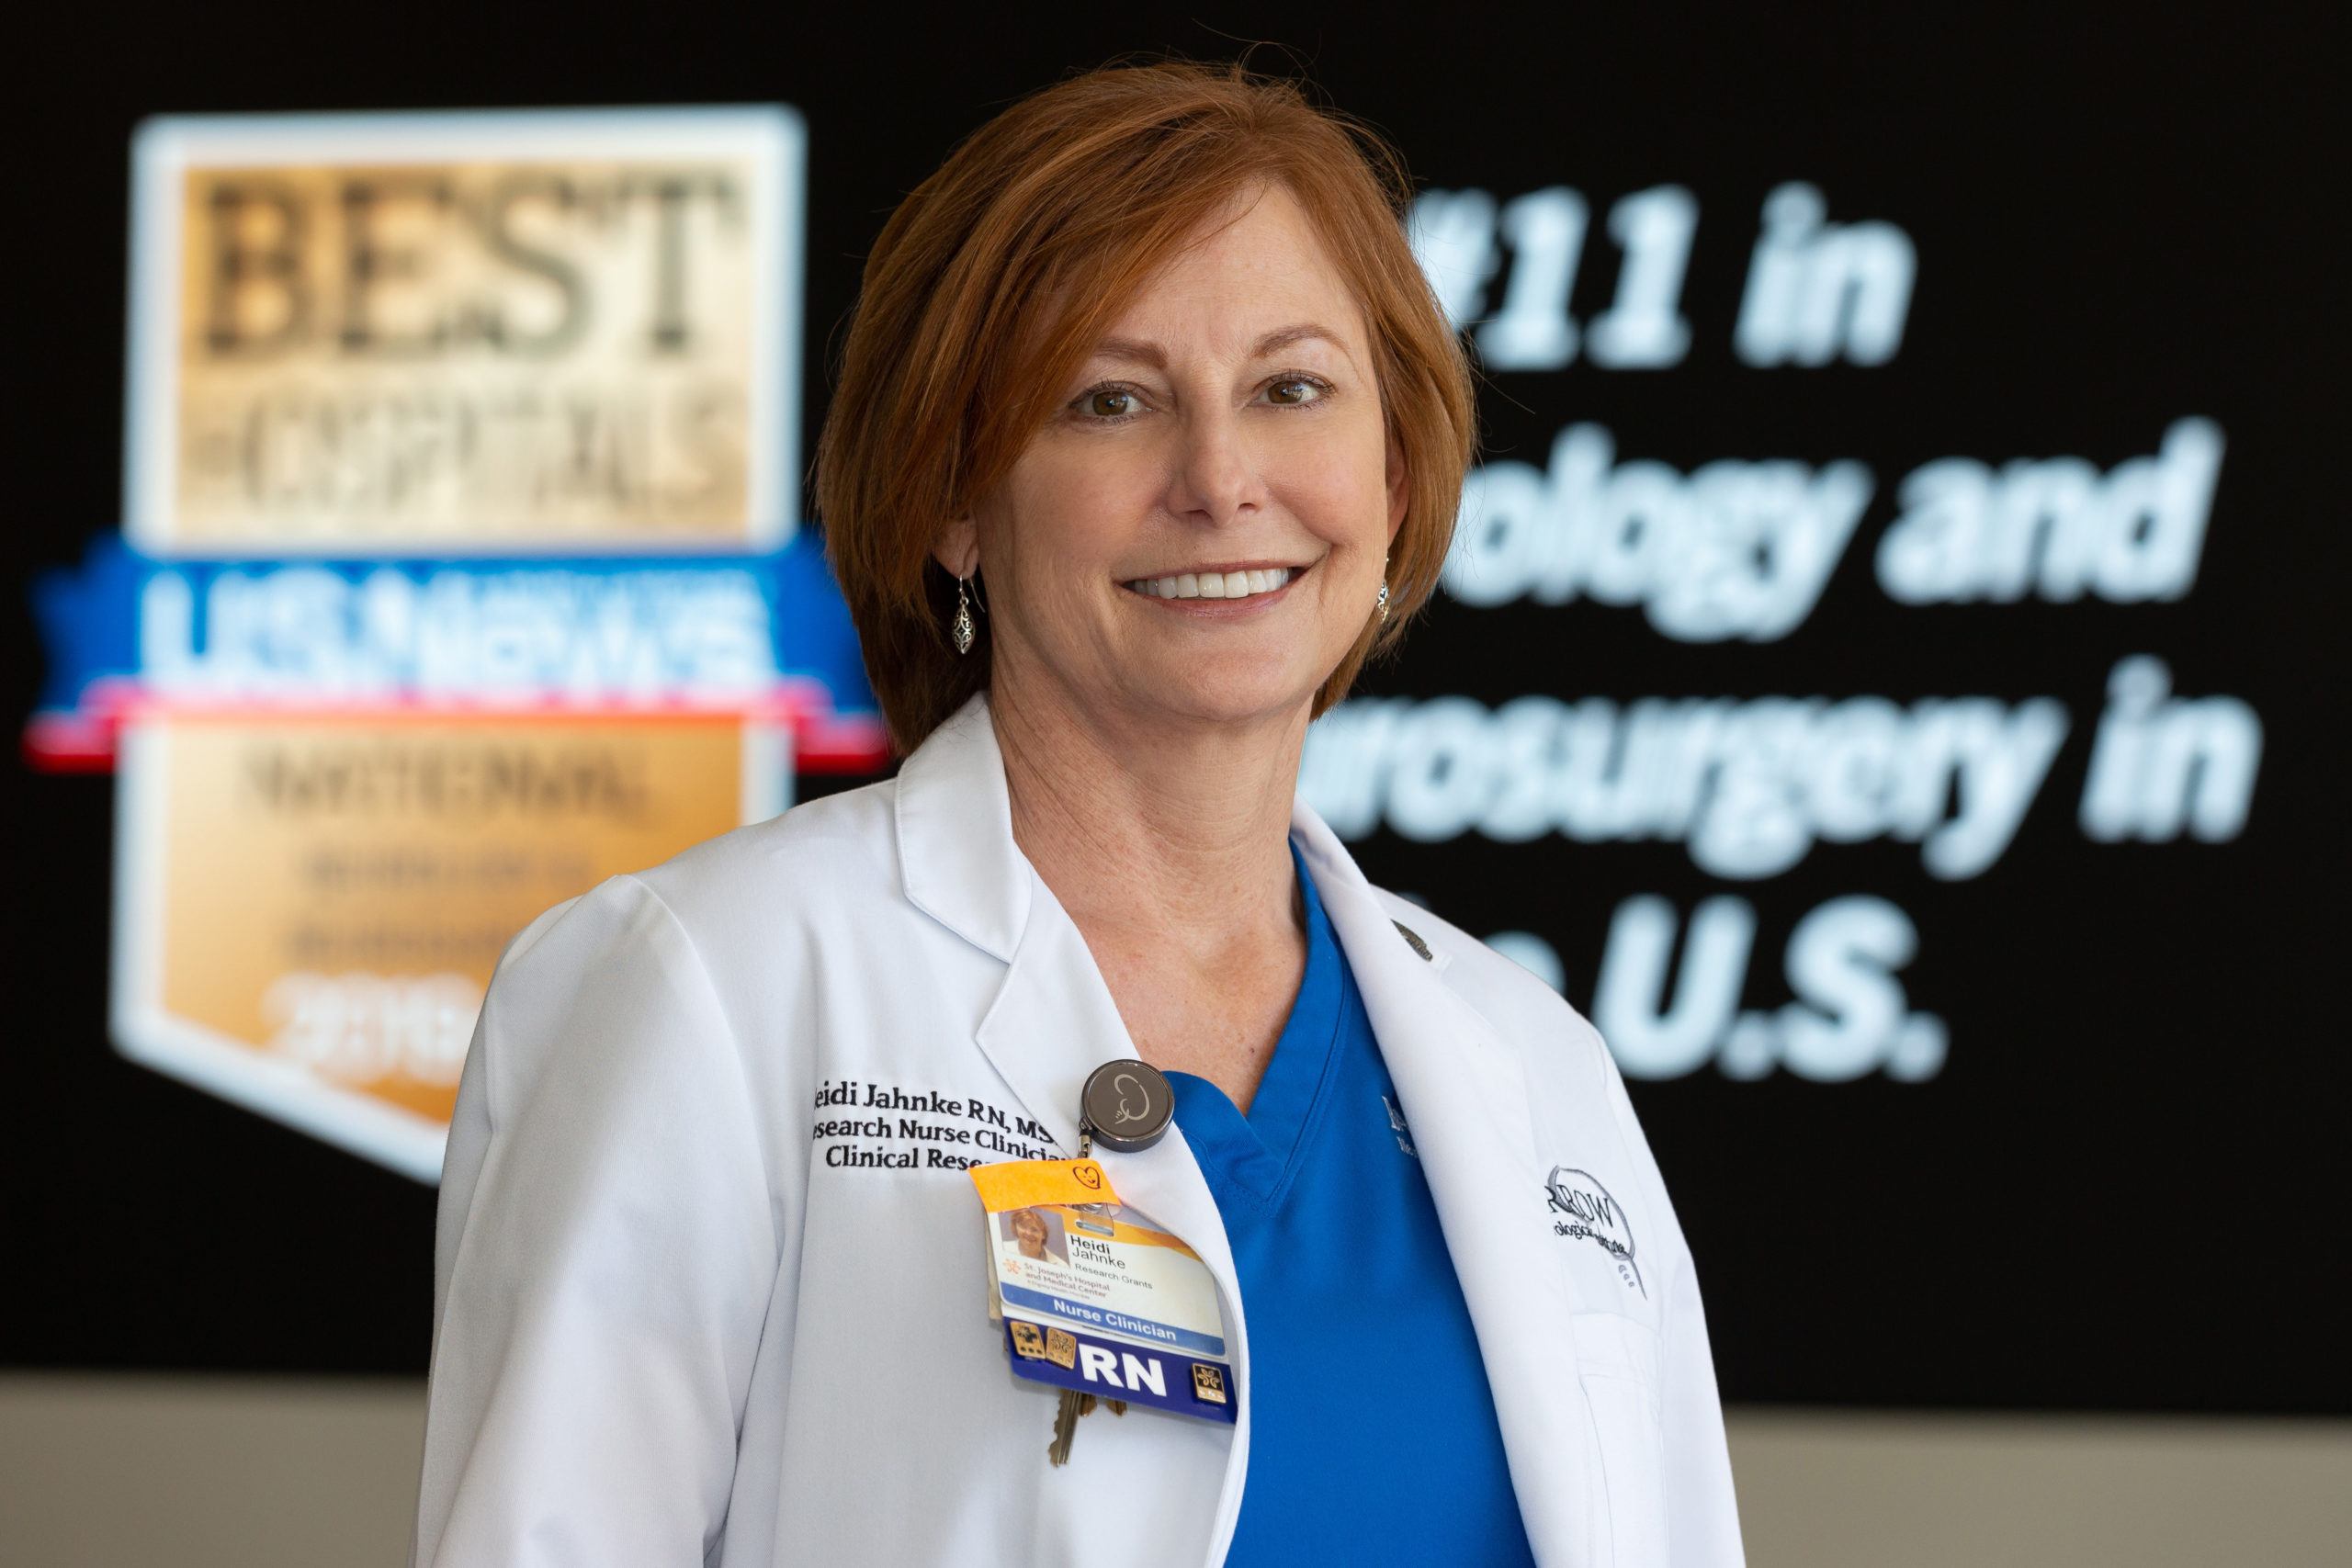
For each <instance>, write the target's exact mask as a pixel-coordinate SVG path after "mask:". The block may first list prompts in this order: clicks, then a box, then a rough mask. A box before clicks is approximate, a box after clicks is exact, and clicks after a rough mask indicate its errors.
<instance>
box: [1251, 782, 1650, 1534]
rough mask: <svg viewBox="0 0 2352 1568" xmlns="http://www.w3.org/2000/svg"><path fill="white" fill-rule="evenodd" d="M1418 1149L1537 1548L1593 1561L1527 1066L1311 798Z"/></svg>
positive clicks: (1317, 849) (1586, 1440) (1577, 1399)
mask: <svg viewBox="0 0 2352 1568" xmlns="http://www.w3.org/2000/svg"><path fill="white" fill-rule="evenodd" d="M1291 827H1292V832H1293V834H1294V836H1295V838H1296V839H1297V840H1298V842H1299V846H1300V849H1301V851H1302V852H1303V853H1304V855H1305V858H1306V866H1307V870H1308V873H1309V874H1311V875H1312V876H1313V877H1314V878H1315V886H1316V891H1317V893H1319V894H1320V895H1321V896H1322V898H1323V907H1324V908H1325V909H1326V910H1327V911H1328V912H1329V916H1330V920H1331V929H1332V931H1333V933H1334V934H1335V935H1336V936H1337V937H1338V938H1339V941H1340V947H1341V948H1342V949H1343V950H1344V951H1345V952H1346V953H1347V955H1348V965H1349V967H1350V969H1351V970H1352V971H1353V972H1354V975H1355V980H1356V987H1357V989H1358V991H1359V992H1361V993H1362V995H1363V1004H1364V1010H1365V1012H1366V1014H1367V1015H1369V1017H1370V1019H1371V1021H1372V1027H1373V1033H1374V1037H1375V1038H1376V1039H1377V1040H1378V1041H1379V1043H1380V1054H1381V1058H1382V1060H1383V1061H1384V1062H1385V1064H1386V1066H1387V1067H1388V1073H1389V1077H1391V1078H1392V1079H1394V1080H1395V1082H1396V1085H1397V1096H1398V1098H1399V1099H1400V1100H1401V1101H1402V1102H1403V1108H1404V1111H1405V1116H1406V1120H1407V1121H1408V1122H1409V1124H1410V1125H1411V1128H1412V1133H1411V1137H1412V1141H1413V1146H1414V1149H1415V1150H1416V1151H1417V1152H1418V1153H1419V1156H1420V1160H1421V1168H1422V1171H1423V1173H1424V1175H1426V1177H1427V1178H1428V1180H1429V1184H1430V1195H1431V1196H1432V1197H1433V1198H1434V1199H1435V1200H1436V1202H1437V1211H1438V1219H1439V1222H1440V1224H1442V1227H1443V1229H1444V1232H1445V1243H1446V1250H1447V1251H1448V1252H1449V1253H1450V1254H1451V1255H1452V1257H1453V1267H1454V1272H1455V1274H1456V1275H1457V1276H1458V1277H1459V1279H1460V1280H1461V1282H1462V1294H1463V1297H1464V1300H1465V1301H1466V1302H1467V1303H1468V1304H1469V1308H1470V1319H1471V1322H1472V1324H1473V1325H1474V1326H1475V1327H1476V1330H1477V1335H1478V1351H1479V1355H1480V1357H1481V1358H1482V1359H1484V1360H1485V1362H1486V1367H1487V1382H1488V1383H1489V1384H1490V1386H1491V1387H1492V1389H1493V1393H1494V1399H1495V1413H1496V1415H1497V1416H1498V1417H1499V1420H1500V1424H1501V1427H1502V1436H1503V1447H1504V1450H1505V1451H1506V1453H1507V1454H1508V1456H1509V1458H1510V1477H1511V1485H1512V1488H1513V1490H1514V1491H1515V1492H1516V1494H1517V1495H1518V1498H1519V1507H1520V1515H1521V1520H1522V1522H1523V1523H1524V1525H1525V1526H1526V1529H1527V1537H1528V1541H1529V1543H1530V1545H1531V1546H1532V1548H1533V1549H1534V1553H1535V1558H1536V1561H1537V1562H1542V1563H1544V1564H1546V1565H1561V1564H1565V1565H1568V1568H1590V1565H1592V1564H1593V1563H1594V1556H1595V1554H1594V1551H1593V1547H1592V1545H1591V1542H1592V1540H1593V1539H1594V1531H1593V1526H1594V1521H1595V1519H1596V1517H1597V1513H1596V1510H1599V1509H1601V1508H1603V1507H1605V1504H1604V1503H1603V1502H1602V1494H1601V1491H1600V1485H1599V1481H1600V1473H1601V1472H1600V1452H1599V1443H1598V1438H1597V1436H1596V1433H1595V1430H1594V1427H1593V1422H1592V1417H1591V1415H1590V1412H1589V1410H1588V1408H1587V1406H1586V1402H1585V1393H1584V1385H1583V1383H1582V1382H1581V1381H1580V1380H1579V1379H1578V1377H1577V1356H1576V1345H1575V1339H1574V1337H1573V1334H1572V1332H1571V1328H1570V1325H1569V1321H1568V1314H1569V1312H1570V1310H1571V1305H1572V1303H1573V1302H1574V1300H1575V1297H1574V1295H1573V1293H1572V1289H1571V1285H1570V1281H1569V1280H1568V1278H1567V1273H1566V1268H1565V1266H1564V1264H1563V1262H1562V1260H1561V1258H1560V1254H1559V1250H1558V1247H1557V1245H1556V1242H1555V1238H1554V1236H1553V1235H1552V1232H1551V1223H1550V1218H1549V1213H1548V1211H1547V1210H1546V1209H1545V1207H1544V1186H1543V1169H1542V1167H1541V1164H1540V1161H1539V1159H1538V1156H1537V1153H1536V1150H1535V1145H1534V1134H1533V1130H1532V1123H1531V1122H1530V1120H1529V1115H1528V1090H1527V1081H1526V1075H1525V1073H1524V1071H1523V1069H1522V1068H1521V1065H1520V1063H1519V1059H1518V1058H1517V1056H1516V1055H1513V1054H1512V1053H1511V1052H1510V1050H1508V1049H1507V1048H1506V1047H1505V1046H1504V1044H1503V1043H1502V1041H1501V1040H1500V1039H1499V1038H1498V1036H1497V1035H1496V1033H1495V1031H1494V1029H1493V1027H1492V1026H1491V1025H1490V1024H1488V1023H1487V1021H1486V1019H1485V1018H1484V1017H1483V1016H1482V1015H1481V1014H1480V1013H1479V1012H1478V1011H1477V1010H1476V1009H1475V1008H1473V1007H1472V1006H1471V1005H1470V1004H1469V1003H1468V1002H1466V1001H1464V999H1463V998H1461V997H1460V996H1459V995H1457V994H1456V993H1455V992H1454V991H1453V988H1452V987H1449V986H1448V985H1447V984H1446V983H1445V981H1444V980H1443V979H1442V977H1441V975H1440V973H1439V970H1440V967H1441V966H1440V964H1438V963H1435V962H1431V961H1429V960H1425V959H1423V958H1422V957H1420V956H1419V955H1418V954H1417V953H1416V952H1415V950H1414V948H1413V947H1412V946H1410V945H1408V943H1407V942H1406V941H1405V940H1404V938H1403V936H1402V935H1401V933H1399V931H1397V924H1396V922H1395V921H1393V920H1392V919H1390V918H1389V916H1388V912H1387V910H1386V909H1385V908H1384V907H1383V906H1382V905H1381V903H1380V901H1379V899H1378V898H1377V897H1375V896H1374V892H1373V889H1372V886H1371V885H1370V884H1369V883H1368V882H1366V881H1365V880H1364V876H1363V873H1362V872H1361V871H1359V870H1358V869H1357V868H1356V864H1355V862H1354V860H1353V859H1352V858H1351V856H1350V855H1349V854H1348V852H1347V851H1346V850H1345V849H1344V848H1343V847H1342V846H1341V845H1340V841H1339V840H1338V838H1337V837H1336V836H1334V835H1333V833H1332V832H1331V830H1330V829H1329V828H1328V827H1327V826H1325V825H1324V823H1323V821H1322V819H1321V818H1318V817H1317V816H1316V815H1315V813H1314V812H1312V811H1310V810H1309V809H1307V808H1306V807H1305V806H1304V805H1301V806H1299V807H1296V809H1295V812H1294V815H1293V818H1292V824H1291Z"/></svg>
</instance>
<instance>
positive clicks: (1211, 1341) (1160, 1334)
mask: <svg viewBox="0 0 2352 1568" xmlns="http://www.w3.org/2000/svg"><path fill="white" fill-rule="evenodd" d="M998 1289H999V1290H1000V1291H1001V1292H1003V1295H1004V1299H1005V1300H1006V1301H1008V1302H1011V1303H1012V1304H1013V1305H1014V1306H1024V1307H1028V1308H1030V1309H1031V1310H1033V1311H1035V1312H1042V1313H1046V1314H1050V1315H1052V1316H1055V1317H1058V1318H1060V1319H1061V1320H1062V1321H1063V1322H1065V1323H1075V1324H1078V1325H1080V1326H1082V1327H1086V1328H1105V1329H1109V1330H1110V1331H1111V1332H1112V1333H1114V1334H1130V1335H1133V1336H1134V1337H1136V1338H1137V1339H1149V1340H1151V1341H1153V1342H1154V1343H1156V1344H1160V1345H1165V1346H1166V1347H1168V1348H1170V1350H1191V1351H1193V1352H1195V1353H1196V1354H1199V1355H1203V1356H1222V1355H1224V1354H1225V1341H1224V1340H1222V1339H1220V1338H1218V1337H1216V1335H1214V1334H1201V1333H1196V1332H1194V1331H1193V1330H1192V1329H1189V1328H1174V1327H1170V1325H1167V1324H1164V1323H1154V1322H1153V1321H1151V1319H1149V1318H1148V1317H1130V1316H1128V1315H1127V1314H1125V1313H1123V1312H1112V1311H1110V1310H1108V1309H1107V1308H1103V1307H1098V1306H1089V1305H1087V1304H1086V1303H1084V1302H1074V1301H1071V1300H1070V1299H1069V1297H1068V1296H1057V1295H1053V1294H1051V1293H1049V1292H1045V1291H1033V1290H1030V1289H1029V1288H1028V1287H1026V1286H1024V1285H1000V1286H999V1287H998Z"/></svg>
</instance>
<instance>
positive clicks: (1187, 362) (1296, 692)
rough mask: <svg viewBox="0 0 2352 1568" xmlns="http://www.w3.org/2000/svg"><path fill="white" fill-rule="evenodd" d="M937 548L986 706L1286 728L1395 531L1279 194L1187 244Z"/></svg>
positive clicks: (1326, 276) (1355, 312) (1364, 359)
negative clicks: (969, 632)
mask: <svg viewBox="0 0 2352 1568" xmlns="http://www.w3.org/2000/svg"><path fill="white" fill-rule="evenodd" d="M1061 392H1062V396H1061V397H1060V399H1059V400H1058V401H1057V405H1056V409H1055V412H1054V413H1053V415H1052V416H1051V418H1050V419H1049V420H1048V422H1047V423H1046V425H1045V427H1044V428H1042V429H1040V430H1039V431H1038V432H1037V433H1036V434H1035V436H1034V437H1032V439H1031V440H1030V443H1029V445H1028V446H1027V447H1026V448H1025V449H1024V450H1023V453H1022V456H1021V457H1020V458H1019V459H1018V460H1017V461H1016V462H1015V464H1014V466H1013V468H1012V473H1011V475H1010V477H1009V478H1008V479H1006V481H1005V482H1004V483H1003V484H1002V485H1001V486H999V487H998V488H997V490H996V491H995V492H994V493H992V494H991V495H989V497H988V498H987V499H986V500H985V501H984V502H982V503H981V504H980V505H979V506H978V508H977V509H976V511H975V514H974V515H973V516H972V517H971V518H967V519H963V520H960V521H959V522H958V523H957V524H956V525H953V526H951V527H950V528H949V529H948V530H947V531H946V532H945V534H944V536H943V537H942V539H941V541H940V545H939V547H938V551H937V554H938V558H939V559H940V561H941V563H942V564H943V565H944V566H945V567H947V569H948V570H950V571H951V572H954V573H956V575H958V576H963V575H967V574H968V573H969V572H970V571H971V570H973V568H974V566H975V565H976V564H977V566H978V570H979V571H980V573H981V576H982V580H983V587H984V592H985V594H986V598H987V607H988V613H989V634H990V637H991V640H992V645H993V647H992V658H993V660H994V663H993V666H992V668H991V671H990V676H989V678H990V682H991V683H992V684H993V685H994V687H995V688H996V690H997V692H998V694H999V696H1000V700H1006V699H1017V700H1019V701H1021V702H1023V703H1032V704H1034V703H1037V702H1041V701H1042V702H1048V703H1053V704H1056V705H1063V706H1066V707H1069V708H1070V709H1072V710H1074V711H1075V713H1076V714H1078V715H1079V716H1082V717H1084V718H1087V719H1091V721H1092V723H1093V725H1094V726H1095V727H1097V728H1124V727H1125V726H1126V725H1128V724H1131V723H1133V722H1135V721H1137V720H1144V721H1151V722H1160V723H1167V722H1193V723H1216V724H1229V723H1234V722H1245V721H1251V720H1260V719H1273V720H1277V721H1286V720H1289V719H1292V718H1294V717H1300V716H1304V714H1305V713H1306V710H1307V709H1308V707H1309V705H1311V703H1312V701H1313V699H1314V695H1315V693H1316V690H1317V687H1318V686H1320V685H1321V683H1322V682H1323V681H1324V679H1325V678H1326V677H1327V676H1329V674H1330V672H1331V671H1333V670H1334V669H1335V668H1337V667H1338V665H1339V663H1340V659H1341V658H1342V656H1343V655H1345V654H1346V652H1347V651H1348V649H1350V647H1351V645H1352V644H1353V643H1354V642H1355V640H1356V639H1357V637H1359V636H1361V635H1362V634H1363V631H1364V629H1365V627H1366V626H1367V625H1368V624H1369V622H1370V621H1371V619H1372V617H1373V615H1374V600H1375V597H1376V595H1377V594H1378V592H1379V590H1380V584H1381V581H1382V579H1381V563H1382V559H1383V557H1384V555H1385V552H1386V549H1387V546H1388V542H1389V540H1390V539H1391V538H1392V537H1393V536H1394V535H1395V533H1396V530H1397V525H1398V524H1399V523H1400V522H1401V521H1402V519H1403V517H1404V512H1405V505H1406V501H1407V491H1406V487H1405V475H1404V473H1403V471H1402V468H1401V466H1400V465H1399V464H1398V463H1397V460H1396V459H1395V457H1394V456H1393V454H1392V452H1391V450H1390V446H1389V443H1388V441H1387V438H1386V435H1385V426H1384V423H1383V421H1382V415H1381V400H1380V388H1379V386H1378V384H1377V382H1376V380H1375V379H1374V369H1373V358H1372V352H1371V344H1370V341H1369V339H1368V337H1367V334H1366V332H1365V328H1364V322H1363V311H1362V310H1361V309H1360V308H1359V307H1358V305H1357V303H1356V300H1355V299H1354V297H1353V295H1352V294H1351V291H1350V289H1349V288H1348V287H1347V285H1346V283H1345V281H1344V280H1343V278H1342V277H1341V276H1340V273H1339V272H1338V270H1337V269H1336V268H1334V267H1333V266H1332V265H1331V264H1330V261H1329V258H1328V257H1327V256H1326V255H1325V254H1324V252H1323V249H1322V247H1321V245H1320V244H1319V243H1317V240H1316V238H1315V234H1314V231H1313V229H1312V228H1311V226H1310V225H1309V223H1308V220H1307V219H1306V213H1305V212H1304V211H1303V210H1302V209H1301V208H1300V207H1299V205H1298V203H1297V201H1296V200H1295V198H1294V197H1292V196H1291V195H1290V193H1289V192H1288V191H1286V190H1284V189H1283V188H1281V187H1279V186H1273V187H1268V188H1266V189H1264V190H1262V191H1259V192H1251V193H1250V194H1249V195H1248V196H1246V197H1244V198H1243V199H1242V200H1240V201H1238V202H1237V203H1236V204H1235V205H1234V206H1233V208H1231V209H1228V210H1227V212H1225V213H1222V214H1220V215H1218V217H1217V218H1216V219H1215V220H1211V221H1210V222H1209V223H1207V224H1205V225H1204V226H1203V229H1202V230H1201V231H1200V232H1199V233H1197V234H1196V235H1195V236H1193V243H1189V244H1187V245H1186V246H1184V247H1182V249H1180V250H1179V251H1178V253H1177V254H1175V256H1174V257H1172V258H1171V259H1170V261H1169V262H1168V264H1167V265H1165V266H1163V267H1162V268H1161V269H1160V270H1159V273H1158V274H1156V275H1155V276H1153V277H1152V278H1151V279H1150V280H1149V281H1148V282H1147V283H1146V284H1145V286H1144V288H1142V290H1141V291H1140V292H1139V293H1138V295H1137V296H1136V299H1134V301H1133V302H1132V303H1131V304H1130V305H1129V306H1128V308H1127V309H1126V310H1125V312H1124V313H1123V314H1122V315H1121V316H1120V317H1119V318H1118V320H1117V321H1116V322H1115V323H1114V326H1113V327H1112V329H1111V331H1110V333H1108V334H1107V335H1106V336H1105V337H1104V339H1103V342H1101V343H1100V344H1096V345H1095V347H1094V352H1093V354H1092V355H1091V357H1090V358H1089V359H1088V360H1087V361H1086V362H1085V363H1084V364H1083V365H1082V366H1080V368H1079V370H1078V371H1077V372H1076V373H1075V374H1074V375H1073V376H1072V377H1071V378H1070V380H1069V384H1068V385H1067V386H1066V387H1064V388H1063V389H1061Z"/></svg>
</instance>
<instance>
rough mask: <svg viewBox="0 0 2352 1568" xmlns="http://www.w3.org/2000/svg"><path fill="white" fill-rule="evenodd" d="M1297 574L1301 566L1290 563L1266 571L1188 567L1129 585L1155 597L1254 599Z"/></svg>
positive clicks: (1137, 590) (1285, 582)
mask: <svg viewBox="0 0 2352 1568" xmlns="http://www.w3.org/2000/svg"><path fill="white" fill-rule="evenodd" d="M1297 575H1298V571H1297V569H1295V568H1294V567H1287V566H1277V567H1269V568H1267V569H1266V570H1262V571H1184V572H1179V573H1177V574H1176V575H1175V576H1173V577H1138V578H1136V580H1135V581H1133V582H1130V583H1128V584H1127V586H1128V587H1129V588H1132V589H1134V590H1135V591H1136V592H1138V593H1141V594H1143V595H1144V596H1145V597H1147V598H1151V599H1252V598H1255V597H1256V596H1257V595H1259V594H1261V593H1272V592H1274V591H1275V590H1276V589H1278V588H1281V587H1283V586H1284V585H1286V584H1287V583H1288V582H1289V581H1290V580H1291V579H1292V578H1294V577H1296V576H1297Z"/></svg>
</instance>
